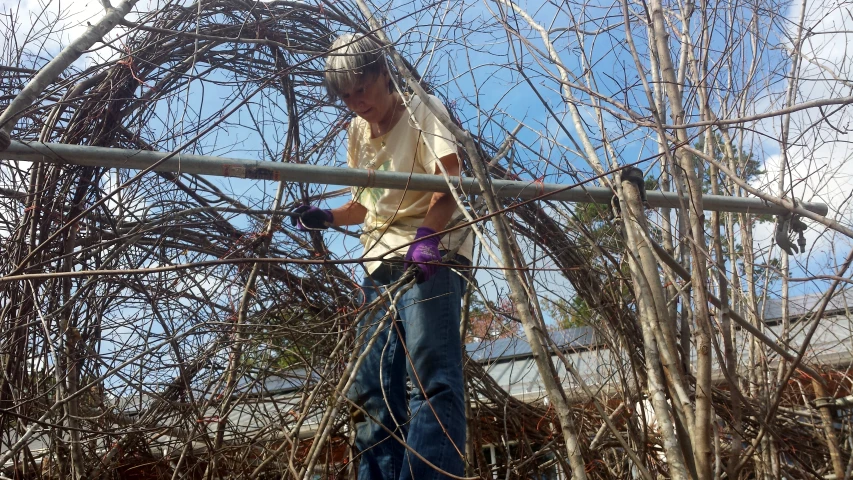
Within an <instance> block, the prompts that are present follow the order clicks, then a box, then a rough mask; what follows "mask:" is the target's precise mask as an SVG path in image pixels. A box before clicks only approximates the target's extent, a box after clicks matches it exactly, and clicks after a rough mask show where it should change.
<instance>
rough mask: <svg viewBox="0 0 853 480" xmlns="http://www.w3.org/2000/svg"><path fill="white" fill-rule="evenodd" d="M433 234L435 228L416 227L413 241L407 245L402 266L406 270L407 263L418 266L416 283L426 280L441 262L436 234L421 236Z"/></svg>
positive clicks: (407, 267) (433, 273)
mask: <svg viewBox="0 0 853 480" xmlns="http://www.w3.org/2000/svg"><path fill="white" fill-rule="evenodd" d="M433 234H435V230H433V229H431V228H429V227H420V228H418V231H417V233H415V243H413V244H411V245H410V246H409V251H408V252H406V257H405V260H406V262H405V263H404V267H405V268H406V269H407V270H408V269H409V265H411V264H415V265H417V266H418V270H420V272H418V279H417V280H418V283H423V282H426V281H427V280H429V279H430V277H432V276H433V275H435V272H437V271H438V269H439V268H440V265H437V263H439V262H441V253H440V252H439V251H438V235H435V236H434V237H430V238H423V237H427V236H429V235H433Z"/></svg>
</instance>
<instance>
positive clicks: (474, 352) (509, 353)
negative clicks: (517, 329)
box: [465, 327, 601, 362]
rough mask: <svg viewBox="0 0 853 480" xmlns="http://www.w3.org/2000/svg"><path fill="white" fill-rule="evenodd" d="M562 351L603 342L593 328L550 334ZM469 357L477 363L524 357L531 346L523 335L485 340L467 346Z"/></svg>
mask: <svg viewBox="0 0 853 480" xmlns="http://www.w3.org/2000/svg"><path fill="white" fill-rule="evenodd" d="M550 335H551V339H552V340H553V341H554V343H555V344H557V345H558V346H559V347H560V350H572V349H586V348H589V347H593V346H596V345H598V344H600V343H601V342H600V341H599V339H598V338H597V335H596V334H595V330H594V329H593V328H592V327H576V328H568V329H565V330H558V331H555V332H550ZM465 349H466V350H467V351H468V356H469V357H471V359H472V360H474V361H476V362H482V361H486V360H490V361H497V360H500V359H506V358H513V357H523V356H529V355H530V344H529V343H527V340H525V339H524V338H522V336H521V335H519V336H516V337H512V338H498V339H496V340H483V341H481V342H472V343H469V344H467V345H465Z"/></svg>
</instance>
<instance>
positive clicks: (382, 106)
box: [341, 72, 394, 124]
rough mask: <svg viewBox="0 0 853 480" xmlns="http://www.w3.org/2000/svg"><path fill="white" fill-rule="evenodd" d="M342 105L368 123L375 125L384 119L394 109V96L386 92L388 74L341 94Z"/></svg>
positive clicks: (368, 80) (382, 74) (370, 79)
mask: <svg viewBox="0 0 853 480" xmlns="http://www.w3.org/2000/svg"><path fill="white" fill-rule="evenodd" d="M341 100H343V101H344V104H345V105H346V106H347V108H349V109H350V110H352V111H353V112H355V114H356V115H358V116H359V117H361V118H363V119H365V120H367V122H368V123H371V124H377V123H379V122H380V121H381V120H383V119H386V118H387V115H388V113H389V111H390V110H391V109H392V108H393V107H394V96H393V95H392V93H391V92H390V91H389V90H388V72H381V73H380V74H379V75H376V76H374V77H373V78H369V79H367V80H365V81H364V82H363V83H361V84H359V85H356V86H355V87H353V88H352V89H350V90H349V91H346V92H343V93H342V94H341Z"/></svg>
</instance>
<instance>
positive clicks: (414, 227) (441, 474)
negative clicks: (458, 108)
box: [296, 34, 473, 480]
mask: <svg viewBox="0 0 853 480" xmlns="http://www.w3.org/2000/svg"><path fill="white" fill-rule="evenodd" d="M325 81H326V87H327V89H328V91H329V93H330V95H331V96H333V97H336V98H338V99H340V100H342V101H343V103H344V105H346V107H347V108H348V109H349V110H350V111H352V112H353V113H355V117H354V119H353V120H352V121H351V122H350V125H349V127H348V131H347V134H348V141H347V165H348V166H349V167H350V168H361V169H375V170H382V171H393V172H406V173H432V174H436V175H439V174H441V170H440V169H439V167H438V163H441V165H443V166H444V169H445V171H446V172H447V174H448V175H451V176H457V175H459V158H458V157H457V150H456V140H455V139H454V138H453V136H452V135H451V133H450V132H449V131H448V130H447V128H445V127H444V126H443V125H442V124H441V123H440V122H439V121H438V119H437V118H436V117H435V115H433V114H432V113H431V112H430V111H429V109H428V108H427V106H426V105H425V104H424V103H423V102H421V101H420V99H418V98H417V97H412V98H409V97H408V96H407V95H401V94H400V93H398V92H397V90H396V89H395V88H394V83H393V82H392V78H391V73H390V72H389V67H388V65H387V61H386V57H385V55H384V53H383V48H382V45H380V44H379V43H378V42H376V41H375V40H373V39H372V38H370V37H367V36H356V35H353V34H347V35H343V36H341V37H339V38H337V39H336V40H335V42H334V43H333V44H332V46H331V49H330V54H329V55H328V56H327V58H326V72H325ZM432 98H433V100H432V103H433V104H434V105H438V106H440V108H441V109H443V111H444V112H445V114H446V110H444V107H443V106H441V103H440V102H439V101H438V100H437V99H435V97H432ZM407 105H408V106H407ZM296 212H297V213H298V214H299V216H298V218H297V220H298V221H297V222H296V225H297V226H298V227H299V228H302V229H306V230H309V229H324V228H327V227H329V226H345V225H355V224H363V234H362V235H361V242H362V244H363V245H364V257H363V258H365V259H367V258H371V259H376V258H382V260H370V261H364V265H365V269H366V273H367V274H366V275H365V277H364V279H363V281H362V283H361V292H362V295H363V298H362V299H361V300H362V302H363V303H362V305H366V304H368V303H370V302H372V301H373V300H374V299H376V298H377V297H378V296H379V295H381V294H382V291H383V289H384V288H385V287H387V286H388V285H391V284H393V283H394V282H396V281H398V280H399V279H400V278H401V277H402V276H403V274H404V272H405V270H406V268H407V267H408V266H409V265H415V266H416V267H417V283H416V284H415V285H414V287H413V288H411V289H410V290H408V291H407V292H406V293H405V294H404V295H403V296H402V297H401V299H400V301H399V303H398V304H397V305H396V307H397V308H396V312H397V318H394V319H393V320H394V321H390V322H389V321H386V322H385V323H384V325H385V326H384V327H383V328H381V329H380V330H381V331H379V332H378V333H377V331H376V330H377V329H378V325H379V321H380V319H381V318H382V317H383V316H384V314H385V311H387V305H386V307H385V310H383V311H377V312H375V313H373V315H372V316H369V318H365V320H364V321H363V322H362V323H361V324H360V325H358V326H357V328H358V329H359V333H361V334H366V337H365V338H371V336H372V335H373V334H377V335H378V337H377V341H376V343H375V345H374V346H373V347H372V348H370V349H369V350H368V351H367V353H366V354H365V359H364V363H363V364H362V365H361V368H360V369H359V370H358V372H357V373H356V378H355V382H354V384H353V387H352V388H351V390H350V392H349V393H348V397H349V399H350V400H351V401H352V402H353V404H354V405H356V406H358V407H359V408H357V409H356V410H355V412H356V414H354V416H355V421H356V437H355V446H356V448H357V449H358V451H359V467H358V477H359V478H360V479H362V480H367V479H370V480H381V479H387V480H392V479H393V480H403V479H416V480H427V479H439V478H448V477H447V474H451V475H456V476H461V475H462V474H463V471H464V451H465V425H466V421H465V407H464V400H463V398H464V397H463V388H464V384H463V378H462V344H461V340H460V332H459V321H460V314H461V299H462V294H463V291H464V288H465V286H466V283H465V282H466V280H465V278H464V277H463V275H464V273H460V272H459V271H458V270H455V269H452V268H448V267H447V263H448V260H447V259H445V260H444V261H443V260H442V256H443V255H445V254H447V252H456V253H455V256H451V258H450V259H449V263H456V264H460V265H470V259H471V256H472V252H473V235H470V232H468V231H467V229H455V230H451V231H450V232H449V233H446V234H443V235H442V234H440V233H439V232H442V231H443V230H445V228H446V226H447V225H448V222H449V221H450V220H451V219H452V218H453V217H454V216H455V215H456V214H457V213H458V206H457V203H456V201H455V199H454V198H453V196H452V194H450V193H431V192H417V191H411V190H392V189H382V188H353V189H352V199H351V200H350V201H349V202H348V203H346V204H345V205H343V206H341V207H339V208H335V209H321V208H318V207H316V206H308V205H303V206H300V207H299V208H298V209H297V210H296ZM407 244H410V245H408V246H406V245H407ZM407 378H408V379H409V381H410V382H411V386H412V389H411V393H407ZM358 412H362V413H363V414H362V415H359V414H358ZM389 432H393V434H394V436H396V437H397V438H399V439H402V440H403V441H405V443H406V445H403V444H402V443H401V442H400V441H397V440H395V439H394V437H393V436H392V435H390V434H389ZM407 446H408V448H406V447H407ZM412 452H417V455H415V454H413V453H412ZM421 457H422V458H421ZM424 460H427V461H428V462H429V463H431V464H432V466H430V465H429V464H428V463H426V462H424Z"/></svg>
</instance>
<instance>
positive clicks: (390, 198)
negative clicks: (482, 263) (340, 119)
mask: <svg viewBox="0 0 853 480" xmlns="http://www.w3.org/2000/svg"><path fill="white" fill-rule="evenodd" d="M431 98H432V99H433V100H432V102H433V105H438V106H439V108H441V109H442V110H444V112H445V113H446V112H447V110H445V109H444V106H443V105H442V104H441V102H440V101H439V100H438V99H437V98H435V97H431ZM413 117H414V119H415V120H416V121H417V123H415V121H413V120H412V118H413ZM416 125H417V126H416ZM418 126H419V127H420V129H418ZM348 135H349V138H348V143H347V165H349V167H350V168H361V169H367V168H372V169H374V170H381V171H390V172H403V173H435V171H436V170H435V166H436V162H437V161H438V159H439V158H441V157H444V156H446V155H450V154H451V153H456V139H455V138H453V135H452V134H451V133H450V131H448V130H447V129H446V128H445V127H444V126H443V125H442V124H441V122H439V121H438V119H437V118H436V117H435V116H434V115H433V114H432V113H431V112H430V111H429V109H428V108H427V107H426V105H424V104H423V103H422V102H421V101H420V99H419V98H417V97H414V98H412V99H411V101H410V103H409V111H408V112H407V113H406V114H404V115H403V117H402V118H400V120H399V121H398V122H397V123H396V125H394V127H392V128H391V130H390V131H389V132H388V133H386V134H385V135H383V136H381V137H377V138H370V125H369V124H368V123H367V121H365V120H364V119H362V118H360V117H356V118H355V119H354V120H353V121H352V122H350V126H349V129H348ZM427 145H429V146H430V147H431V149H430V148H428V147H427ZM352 198H353V200H355V201H356V202H358V203H360V204H361V205H363V206H364V207H365V208H366V209H367V216H366V217H365V219H364V230H363V232H364V233H363V234H362V235H361V243H362V245H364V256H365V257H376V256H379V255H382V254H384V253H386V252H388V251H390V250H394V249H395V248H397V247H400V246H401V245H404V244H407V243H409V242H411V241H412V240H414V238H415V233H416V231H417V229H418V227H420V226H421V223H423V220H424V217H425V216H426V213H427V210H428V209H429V203H430V200H431V199H432V192H417V191H412V190H391V189H387V188H364V187H352ZM455 216H456V215H454V217H455ZM457 246H459V250H458V251H457V253H458V254H460V255H462V256H464V257H466V258H468V259H469V260H470V259H471V257H472V256H473V251H474V240H473V234H472V233H471V232H470V229H469V228H461V229H458V230H454V231H452V232H450V233H448V234H446V235H444V236H443V237H442V238H441V246H440V248H441V249H442V250H453V249H454V248H456V247H457ZM407 250H408V247H403V248H400V249H399V250H396V251H394V252H393V253H391V254H389V255H388V256H386V257H385V258H393V257H402V256H404V255H406V251H407ZM365 266H366V267H367V271H368V272H373V271H374V270H375V269H376V268H377V267H378V266H379V262H365Z"/></svg>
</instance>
